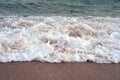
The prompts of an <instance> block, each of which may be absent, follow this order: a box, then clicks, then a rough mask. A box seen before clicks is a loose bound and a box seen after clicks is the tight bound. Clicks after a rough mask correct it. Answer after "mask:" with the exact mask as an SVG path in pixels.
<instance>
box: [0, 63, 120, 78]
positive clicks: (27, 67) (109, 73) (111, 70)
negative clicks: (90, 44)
mask: <svg viewBox="0 0 120 80" xmlns="http://www.w3.org/2000/svg"><path fill="white" fill-rule="evenodd" d="M0 80H120V64H96V63H92V62H86V63H55V64H51V63H41V62H36V61H33V62H12V63H0Z"/></svg>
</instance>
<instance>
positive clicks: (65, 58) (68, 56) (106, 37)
mask: <svg viewBox="0 0 120 80" xmlns="http://www.w3.org/2000/svg"><path fill="white" fill-rule="evenodd" d="M119 20H120V18H111V17H91V18H88V19H87V18H81V17H62V16H51V17H43V16H28V17H15V16H13V17H4V19H3V20H1V22H0V28H1V30H0V62H11V61H32V60H37V61H43V62H51V63H54V62H86V61H93V62H96V63H119V62H120V45H119V44H120V41H119V40H120V23H119V22H118V21H119Z"/></svg>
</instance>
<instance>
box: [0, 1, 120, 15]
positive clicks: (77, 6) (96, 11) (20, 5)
mask: <svg viewBox="0 0 120 80" xmlns="http://www.w3.org/2000/svg"><path fill="white" fill-rule="evenodd" d="M0 15H38V16H39V15H68V16H69V15H72V16H102V17H105V16H113V17H114V16H115V17H118V16H120V0H0Z"/></svg>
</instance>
